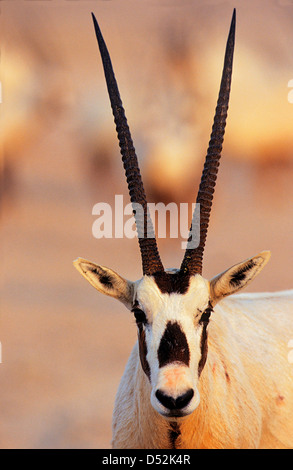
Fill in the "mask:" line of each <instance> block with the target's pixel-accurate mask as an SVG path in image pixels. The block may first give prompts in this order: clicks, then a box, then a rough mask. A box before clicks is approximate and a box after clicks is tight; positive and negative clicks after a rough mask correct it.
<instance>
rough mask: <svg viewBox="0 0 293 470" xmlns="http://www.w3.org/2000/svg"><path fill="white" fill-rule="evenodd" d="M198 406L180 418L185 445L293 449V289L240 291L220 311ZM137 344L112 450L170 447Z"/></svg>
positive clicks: (213, 321) (123, 385) (117, 412)
mask: <svg viewBox="0 0 293 470" xmlns="http://www.w3.org/2000/svg"><path fill="white" fill-rule="evenodd" d="M208 328H209V336H208V338H209V341H208V344H209V352H208V359H207V363H206V365H205V367H204V369H203V372H202V375H201V377H200V380H199V383H198V389H199V393H200V398H201V399H200V404H199V406H198V407H197V409H196V410H195V411H194V412H193V413H191V414H190V415H189V416H187V417H185V418H182V419H180V420H179V421H180V426H181V436H180V438H179V439H178V443H177V444H178V447H179V448H185V449H188V448H275V447H276V448H283V447H285V448H286V447H293V420H292V416H293V364H290V363H289V361H288V347H287V345H288V341H289V340H290V339H292V338H293V290H292V291H286V292H281V293H274V294H246V295H243V294H242V295H234V296H232V297H230V298H229V299H224V300H222V301H221V302H220V303H219V304H218V305H217V306H216V307H215V309H214V312H213V314H212V318H211V321H210V324H209V327H208ZM150 394H151V385H150V383H149V381H148V379H147V377H146V376H145V374H144V373H143V371H142V369H141V366H140V363H139V357H138V349H137V344H136V345H135V346H134V349H133V351H132V353H131V356H130V358H129V361H128V364H127V366H126V369H125V372H124V375H123V377H122V380H121V383H120V386H119V389H118V393H117V397H116V403H115V409H114V415H113V447H114V448H158V449H160V448H161V449H163V448H168V446H170V442H169V440H168V432H169V431H168V422H167V420H166V419H164V418H163V417H162V416H161V415H160V414H159V413H157V412H156V411H155V410H154V408H153V406H152V405H151V402H150Z"/></svg>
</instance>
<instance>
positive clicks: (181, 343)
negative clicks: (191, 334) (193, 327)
mask: <svg viewBox="0 0 293 470" xmlns="http://www.w3.org/2000/svg"><path fill="white" fill-rule="evenodd" d="M158 360H159V367H163V366H165V365H167V364H170V363H171V362H183V363H184V364H186V365H187V366H188V365H189V360H190V353H189V346H188V343H187V340H186V336H185V334H184V333H183V331H182V330H181V328H180V325H179V324H178V323H176V322H174V323H172V322H170V321H169V322H168V323H167V326H166V329H165V332H164V334H163V336H162V338H161V341H160V346H159V349H158Z"/></svg>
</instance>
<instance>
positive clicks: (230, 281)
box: [210, 251, 271, 305]
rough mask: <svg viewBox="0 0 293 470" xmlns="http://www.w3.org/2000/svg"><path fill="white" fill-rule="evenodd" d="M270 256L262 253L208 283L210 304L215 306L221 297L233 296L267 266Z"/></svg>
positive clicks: (264, 252)
mask: <svg viewBox="0 0 293 470" xmlns="http://www.w3.org/2000/svg"><path fill="white" fill-rule="evenodd" d="M270 256H271V253H270V251H262V252H261V253H260V254H259V255H257V256H254V257H253V258H250V259H247V260H246V261H243V262H242V263H238V264H235V266H232V268H229V269H227V271H224V272H223V273H221V274H218V276H216V277H214V278H213V279H212V280H211V281H210V295H211V303H212V305H215V304H216V303H217V302H219V301H220V300H221V299H222V298H223V297H227V296H228V295H231V294H234V293H235V292H237V291H238V290H240V289H243V287H246V286H247V284H249V283H250V281H252V279H254V278H255V276H256V275H257V274H258V273H259V272H260V271H261V270H262V268H263V267H264V266H265V265H266V264H267V262H268V261H269V259H270Z"/></svg>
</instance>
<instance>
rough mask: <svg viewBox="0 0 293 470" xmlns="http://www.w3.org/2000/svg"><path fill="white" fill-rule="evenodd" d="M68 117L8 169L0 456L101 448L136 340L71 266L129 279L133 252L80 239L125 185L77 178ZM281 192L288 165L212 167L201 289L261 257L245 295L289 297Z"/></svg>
mask: <svg viewBox="0 0 293 470" xmlns="http://www.w3.org/2000/svg"><path fill="white" fill-rule="evenodd" d="M27 3H30V2H27ZM32 3H35V4H36V3H42V2H32ZM46 3H47V2H46ZM67 3H70V2H67ZM72 3H73V2H72ZM88 3H91V2H88ZM102 3H107V2H102ZM3 12H4V13H5V8H4V10H3ZM3 12H2V13H3ZM8 13H9V14H10V15H12V13H13V11H10V10H7V11H6V14H7V16H6V18H7V22H8V23H9V20H10V19H11V16H9V15H8ZM74 21H76V17H74ZM2 22H3V17H2ZM8 49H9V48H8ZM291 50H292V48H291ZM84 60H85V59H84ZM75 78H76V77H75ZM104 91H105V90H103V93H104ZM291 106H292V107H291V108H290V109H291V112H292V113H293V104H292V105H291ZM71 111H72V109H71V108H70V107H69V108H65V111H64V110H63V109H62V110H61V111H60V112H58V113H56V114H55V116H54V118H52V117H51V115H49V117H48V120H47V121H46V123H47V124H46V125H45V126H44V125H43V124H40V129H38V132H37V134H34V136H33V139H32V141H31V142H30V145H28V146H27V147H25V148H24V149H23V150H22V151H21V152H19V158H16V157H15V158H14V159H13V162H14V163H13V178H12V184H11V188H10V189H9V190H8V192H7V195H6V196H5V199H4V201H3V204H2V218H1V228H0V243H1V249H2V270H1V289H0V290H1V292H0V298H1V329H0V341H1V344H2V364H1V365H0V447H1V448H109V446H110V440H111V414H112V409H113V404H114V398H115V393H116V390H117V387H118V384H119V380H120V377H121V375H122V372H123V369H124V367H125V364H126V361H127V357H128V355H129V352H130V350H131V348H132V346H133V344H134V341H135V339H136V327H135V324H134V320H133V318H132V316H131V314H130V313H129V312H128V311H127V310H126V309H125V307H123V306H122V305H119V304H118V303H117V302H115V301H114V300H112V299H110V298H106V297H103V296H102V295H100V294H98V293H96V292H95V290H94V289H93V288H92V287H91V286H90V285H88V284H87V283H86V282H85V281H84V280H83V279H82V278H81V277H80V275H79V274H78V273H77V271H76V270H75V269H74V267H73V265H72V261H73V260H74V259H75V258H76V257H78V256H81V257H84V258H88V259H91V260H93V261H96V262H98V263H100V264H102V265H106V266H109V267H112V268H113V269H114V270H115V271H117V272H119V273H120V274H121V275H123V276H125V277H128V278H129V279H137V278H139V277H140V276H141V268H140V259H139V250H138V246H137V241H136V240H128V239H125V238H124V239H122V240H121V239H100V240H97V239H95V238H94V237H93V235H92V224H93V222H94V220H95V217H94V216H93V215H92V208H93V205H94V204H95V203H96V202H100V201H103V202H109V203H112V202H113V197H114V194H115V193H116V194H124V195H125V201H126V202H128V196H127V193H126V184H125V182H124V180H123V172H122V165H121V168H120V167H119V165H118V166H117V167H116V166H114V167H112V166H110V167H109V168H108V167H106V168H104V167H103V166H102V165H101V166H98V168H97V169H96V170H95V172H94V174H93V177H92V178H90V177H89V171H90V170H89V168H91V167H89V163H88V160H86V159H85V156H84V154H83V151H85V148H83V149H82V150H81V145H80V140H81V137H82V136H81V135H80V133H77V132H76V123H75V121H74V119H73V118H72V114H71ZM36 119H37V118H36ZM224 153H225V152H224ZM15 161H16V162H17V163H16V164H15ZM112 170H113V172H112ZM162 178H163V176H162ZM197 178H198V175H195V180H196V184H194V191H193V193H194V195H195V193H196V190H197ZM292 180H293V165H292V163H291V162H290V161H289V162H285V163H284V162H283V163H282V164H278V162H277V164H276V163H274V164H273V165H263V164H260V163H259V162H254V161H251V160H249V161H244V160H241V159H236V158H235V159H233V158H232V155H231V154H229V152H228V154H227V158H226V159H225V156H224V157H223V162H222V166H221V172H220V176H219V180H218V184H217V191H216V199H215V203H214V208H213V214H212V219H211V224H210V232H209V235H208V241H207V245H206V255H205V264H204V273H203V274H204V275H205V276H206V277H208V278H209V277H212V276H214V275H216V274H217V273H218V272H220V271H223V270H224V269H226V268H228V267H229V266H230V265H232V264H235V263H236V262H239V261H241V260H243V259H246V258H247V257H249V256H252V255H255V254H257V253H258V252H259V251H261V250H263V249H270V250H271V251H272V259H271V261H270V263H269V264H268V266H267V267H266V268H265V270H264V271H263V272H262V273H261V274H260V276H259V277H258V278H257V279H255V281H254V282H253V284H252V285H251V286H250V287H249V289H248V290H249V291H259V290H265V291H271V290H279V289H288V288H292V275H293V262H292V261H293V259H292V249H291V244H292V234H293V217H292V201H293V185H292ZM180 184H181V185H182V194H184V190H183V186H184V185H183V183H182V182H181V183H180ZM192 199H193V194H190V200H192ZM180 242H181V240H180V241H178V240H159V247H160V251H161V256H162V259H163V262H164V264H165V266H166V267H169V266H178V265H179V264H180V262H181V259H182V256H183V252H182V250H181V249H180ZM243 340H244V341H245V338H243ZM255 347H256V348H257V345H255Z"/></svg>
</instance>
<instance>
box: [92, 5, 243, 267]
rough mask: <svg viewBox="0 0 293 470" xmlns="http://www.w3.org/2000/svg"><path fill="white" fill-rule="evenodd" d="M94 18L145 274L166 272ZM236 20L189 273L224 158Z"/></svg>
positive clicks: (199, 252) (198, 262)
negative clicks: (197, 234) (222, 155)
mask: <svg viewBox="0 0 293 470" xmlns="http://www.w3.org/2000/svg"><path fill="white" fill-rule="evenodd" d="M92 17H93V21H94V27H95V32H96V37H97V40H98V45H99V49H100V53H101V57H102V62H103V67H104V73H105V78H106V83H107V88H108V93H109V97H110V102H111V107H112V112H113V115H114V121H115V124H116V131H117V135H118V140H119V146H120V152H121V155H122V161H123V165H124V170H125V175H126V179H127V183H128V190H129V195H130V200H131V202H132V207H133V212H134V217H135V222H136V227H137V233H138V240H139V246H140V252H141V258H142V269H143V274H144V275H155V274H162V273H164V272H165V270H164V267H163V264H162V261H161V258H160V255H159V251H158V247H157V242H156V238H155V234H154V228H153V225H152V221H151V218H150V214H149V210H148V206H147V200H146V195H145V191H144V187H143V183H142V179H141V174H140V170H139V165H138V159H137V156H136V153H135V149H134V146H133V141H132V138H131V134H130V130H129V126H128V123H127V119H126V116H125V112H124V108H123V105H122V101H121V98H120V94H119V90H118V86H117V82H116V79H115V75H114V71H113V67H112V63H111V59H110V55H109V52H108V49H107V46H106V44H105V42H104V39H103V36H102V33H101V31H100V28H99V25H98V22H97V20H96V18H95V16H94V14H93V13H92ZM235 22H236V12H235V9H234V11H233V16H232V21H231V26H230V31H229V36H228V40H227V45H226V52H225V59H224V66H223V72H222V79H221V85H220V91H219V96H218V102H217V107H216V112H215V117H214V123H213V127H212V133H211V137H210V142H209V146H208V150H207V155H206V160H205V164H204V169H203V173H202V178H201V182H200V186H199V190H198V195H197V199H196V203H197V204H200V241H199V245H198V247H197V248H188V243H187V248H186V251H185V255H184V258H183V261H182V264H181V267H180V273H181V274H183V275H187V276H191V275H193V274H201V273H202V260H203V252H204V246H205V242H206V237H207V230H208V225H209V218H210V212H211V208H212V201H213V195H214V190H215V185H216V179H217V173H218V168H219V163H220V158H221V152H222V145H223V140H224V134H225V127H226V119H227V113H228V105H229V96H230V88H231V77H232V65H233V53H234V43H235ZM139 208H142V209H143V214H142V213H141V211H140V210H137V209H139ZM194 217H195V212H194V214H193V219H192V223H191V227H190V231H189V238H188V242H190V241H191V240H192V237H193V227H194V226H195V220H194Z"/></svg>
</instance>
